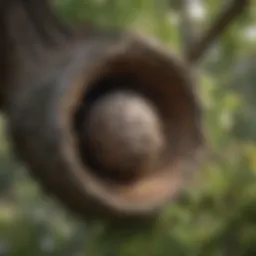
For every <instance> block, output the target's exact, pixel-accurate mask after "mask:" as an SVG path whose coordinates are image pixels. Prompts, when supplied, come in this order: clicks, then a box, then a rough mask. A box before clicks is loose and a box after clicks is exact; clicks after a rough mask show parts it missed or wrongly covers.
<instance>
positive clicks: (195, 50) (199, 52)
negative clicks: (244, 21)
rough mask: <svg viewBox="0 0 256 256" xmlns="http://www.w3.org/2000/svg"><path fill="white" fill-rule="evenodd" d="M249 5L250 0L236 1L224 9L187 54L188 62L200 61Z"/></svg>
mask: <svg viewBox="0 0 256 256" xmlns="http://www.w3.org/2000/svg"><path fill="white" fill-rule="evenodd" d="M248 4H249V0H234V1H233V3H231V4H230V5H229V6H228V7H227V8H226V9H224V10H223V12H221V13H220V15H219V17H218V18H217V19H216V21H215V22H214V23H213V25H212V26H210V29H209V30H208V31H206V32H205V33H204V34H203V36H202V38H201V39H200V38H199V40H197V41H196V42H195V43H194V44H193V45H191V47H190V50H189V51H188V52H187V59H188V61H189V62H191V63H196V62H198V61H200V59H201V58H202V57H203V56H204V54H205V53H206V52H207V50H208V49H209V48H210V47H211V45H212V44H213V43H214V42H215V40H216V39H217V38H218V37H219V36H220V35H221V34H222V33H223V32H224V30H225V29H226V28H227V27H228V26H229V25H230V23H231V22H232V21H233V20H234V19H235V18H236V17H237V16H238V15H240V14H241V13H242V12H243V11H244V9H245V7H246V6H247V5H248Z"/></svg>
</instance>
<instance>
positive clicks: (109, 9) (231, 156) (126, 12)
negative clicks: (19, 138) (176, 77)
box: [0, 0, 256, 256]
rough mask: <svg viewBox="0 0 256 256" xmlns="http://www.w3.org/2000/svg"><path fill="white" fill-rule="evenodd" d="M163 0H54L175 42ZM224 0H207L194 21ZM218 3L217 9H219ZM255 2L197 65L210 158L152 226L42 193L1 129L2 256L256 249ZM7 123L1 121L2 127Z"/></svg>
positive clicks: (173, 15) (67, 9)
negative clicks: (123, 221)
mask: <svg viewBox="0 0 256 256" xmlns="http://www.w3.org/2000/svg"><path fill="white" fill-rule="evenodd" d="M170 2H173V3H174V2H176V4H177V1H166V0H161V1H160V0H158V1H157V0H122V1H120V0H97V1H96V0H86V1H83V0H59V1H57V2H56V5H57V8H58V10H59V11H60V15H63V17H66V18H68V19H72V20H90V21H94V22H96V23H97V24H99V25H104V26H121V27H128V28H130V29H133V30H137V31H139V32H141V33H145V34H148V35H151V36H155V37H157V38H159V40H162V42H163V43H165V44H166V45H167V46H168V47H170V49H171V50H174V51H176V52H177V51H178V50H179V27H178V23H177V21H178V19H179V16H178V15H177V10H176V9H175V8H174V7H177V6H176V5H173V6H172V5H170V4H169V3H170ZM221 3H222V2H221V1H213V0H208V1H205V3H204V8H205V9H204V10H205V12H206V14H205V15H204V18H203V19H202V20H200V22H199V26H202V27H204V26H203V25H204V24H209V23H210V20H211V19H212V18H214V17H215V15H216V13H217V11H218V10H219V7H220V6H221V5H222V4H221ZM216 10H217V11H216ZM252 24H256V2H255V1H252V3H251V8H250V10H249V11H247V12H246V13H245V14H244V15H243V16H242V17H241V18H240V19H239V20H237V22H235V23H234V24H233V25H232V26H231V27H230V29H229V30H228V31H227V32H226V33H225V34H224V35H223V36H222V37H221V38H220V40H219V42H218V43H217V44H216V45H215V47H213V50H212V52H210V53H209V55H208V56H207V58H205V60H204V62H203V63H202V64H201V66H200V67H199V71H200V75H199V88H198V90H199V96H200V98H201V100H202V104H203V106H204V109H205V124H204V125H205V129H206V135H207V138H208V140H209V145H210V149H211V150H210V152H211V153H210V157H209V161H208V163H207V164H205V166H204V167H203V168H202V169H201V170H199V171H198V174H197V177H196V181H195V182H194V184H193V185H192V186H191V187H190V188H188V189H187V190H186V191H184V195H182V197H181V199H180V200H178V201H177V202H176V203H173V204H172V205H171V206H170V207H169V208H168V209H167V210H166V212H164V213H163V216H162V218H161V221H159V223H157V224H156V225H155V226H154V228H152V229H150V230H146V231H145V230H144V231H137V232H133V231H132V230H118V229H114V228H113V227H108V226H107V225H106V224H104V223H94V224H93V225H89V224H87V223H85V224H84V223H80V222H79V221H78V220H74V218H73V217H72V216H69V214H68V213H66V212H64V210H63V209H62V207H60V206H59V205H57V203H56V202H55V201H54V200H51V199H49V198H48V197H47V196H45V195H44V194H43V193H42V192H41V191H40V188H38V187H37V184H36V183H35V182H34V181H33V180H31V178H30V177H29V175H28V174H27V172H26V170H24V168H23V167H21V165H20V164H19V163H17V162H16V160H15V159H14V158H13V156H12V154H11V153H10V152H11V151H10V146H9V144H8V138H6V137H5V136H4V132H3V131H1V138H0V140H1V145H0V255H1V256H2V255H10V256H16V255H25V256H30V255H31V256H35V255H36V256H40V255H42V256H43V255H54V256H58V255H61V256H65V255H67V256H70V255H72V256H73V255H74V256H80V255H81V256H82V255H88V256H90V255H92V256H108V255H109V256H115V255H120V256H133V255H134V256H136V255H152V256H155V255H157V256H161V255H163V256H167V255H175V256H183V255H184V256H205V255H209V256H221V255H224V256H225V255H227V256H229V255H232V256H249V255H256V179H255V177H256V133H255V128H256V114H255V113H256V111H255V108H256V104H255V102H256V91H255V88H254V85H255V82H256V76H255V74H256V70H255V68H256V55H255V45H256V37H255V33H256V32H255V30H254V36H253V35H250V34H248V31H249V30H250V29H251V30H252ZM4 124H5V122H4V119H2V123H1V127H2V128H4V127H5V126H4Z"/></svg>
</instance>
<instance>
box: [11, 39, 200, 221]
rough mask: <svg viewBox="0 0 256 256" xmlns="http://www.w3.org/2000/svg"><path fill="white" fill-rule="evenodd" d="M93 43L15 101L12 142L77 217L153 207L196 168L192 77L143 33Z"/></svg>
mask: <svg viewBox="0 0 256 256" xmlns="http://www.w3.org/2000/svg"><path fill="white" fill-rule="evenodd" d="M97 42H98V43H95V44H91V45H90V47H84V50H83V51H81V50H79V51H75V50H74V51H73V53H72V54H73V56H74V57H72V58H71V59H72V61H70V65H69V64H68V65H63V68H62V70H61V72H55V75H54V77H51V78H49V79H51V81H50V82H49V81H46V82H45V83H44V85H40V86H38V87H36V86H35V87H33V88H31V90H30V92H29V94H28V95H29V96H27V99H28V100H27V101H26V103H24V104H20V105H19V104H16V105H15V104H14V106H17V107H16V109H15V107H13V110H12V111H13V113H15V114H14V115H12V114H11V119H12V121H11V127H12V134H13V137H14V141H15V144H16V147H17V149H18V151H19V152H20V155H21V157H22V158H23V159H24V160H25V162H27V163H28V167H29V169H30V170H31V172H32V174H33V175H34V176H35V177H36V178H37V179H38V180H39V181H40V182H41V183H42V185H43V187H44V188H45V189H46V190H47V191H48V192H50V193H51V194H54V195H55V196H56V197H57V198H58V199H60V201H61V202H62V203H64V204H65V205H66V206H68V207H69V208H70V209H72V211H74V212H76V213H78V214H80V215H82V216H83V217H85V218H89V217H93V218H121V219H122V218H145V217H150V216H156V215H157V214H158V213H159V212H160V210H161V209H162V208H163V207H164V206H166V205H168V203H169V202H170V201H171V200H172V199H174V197H175V196H176V194H177V192H178V191H179V189H180V188H181V186H182V183H183V180H184V175H185V174H186V172H187V171H192V169H195V168H197V167H198V166H197V165H196V164H195V161H196V158H197V154H198V152H199V150H200V149H201V146H202V144H203V136H202V131H201V113H200V109H199V106H198V103H197V101H196V98H195V95H194V92H193V91H194V84H193V83H194V79H193V77H192V76H191V72H190V70H189V68H188V67H187V66H186V65H185V63H183V62H182V61H180V60H178V59H177V58H176V57H174V56H172V55H170V54H168V53H166V52H165V51H163V50H161V49H160V48H159V47H158V46H155V45H153V44H151V43H149V42H148V41H147V40H143V39H140V38H136V37H131V36H123V38H121V39H120V38H119V39H118V40H116V41H114V42H113V41H111V42H110V41H109V42H108V43H107V44H103V43H99V40H98V41H97ZM89 43H90V42H89ZM77 47H81V46H77ZM77 52H79V54H77ZM81 52H82V53H81ZM74 63H75V64H74ZM56 73H58V76H57V75H56ZM45 80H47V79H45ZM17 117H19V118H17Z"/></svg>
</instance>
